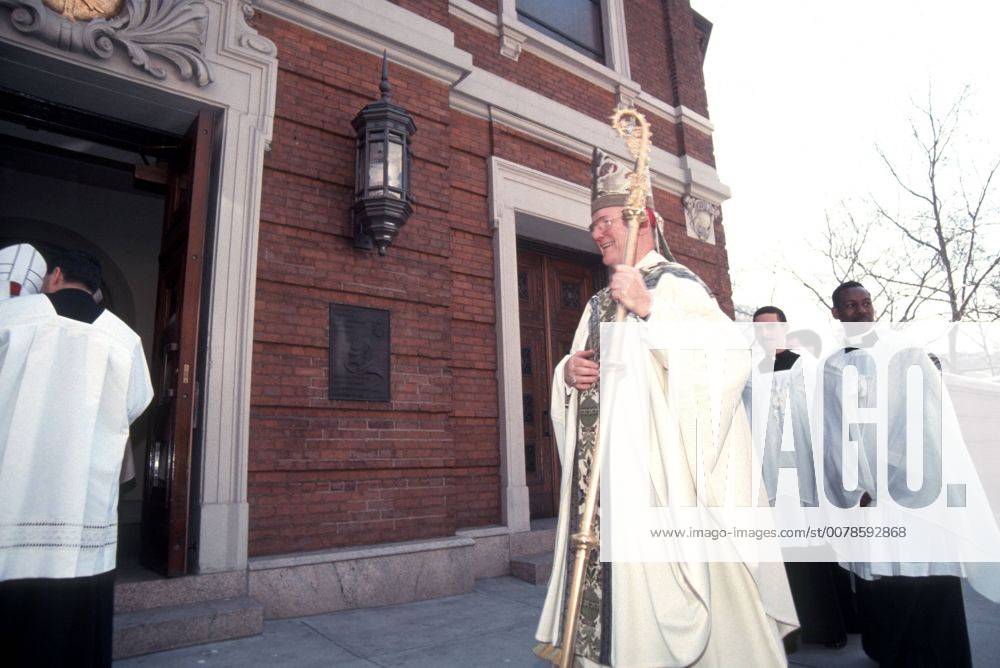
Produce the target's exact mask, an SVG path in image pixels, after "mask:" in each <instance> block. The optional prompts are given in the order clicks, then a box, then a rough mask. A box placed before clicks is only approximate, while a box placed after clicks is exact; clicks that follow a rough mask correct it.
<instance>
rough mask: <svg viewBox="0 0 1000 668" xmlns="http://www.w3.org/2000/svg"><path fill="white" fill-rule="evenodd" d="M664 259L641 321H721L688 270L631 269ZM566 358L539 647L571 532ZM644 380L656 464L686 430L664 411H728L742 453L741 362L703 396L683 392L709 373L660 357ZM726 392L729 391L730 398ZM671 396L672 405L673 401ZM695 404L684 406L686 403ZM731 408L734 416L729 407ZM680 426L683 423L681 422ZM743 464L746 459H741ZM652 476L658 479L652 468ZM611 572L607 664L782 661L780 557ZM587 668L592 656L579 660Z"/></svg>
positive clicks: (792, 621) (572, 421)
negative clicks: (558, 474) (720, 389)
mask: <svg viewBox="0 0 1000 668" xmlns="http://www.w3.org/2000/svg"><path fill="white" fill-rule="evenodd" d="M662 263H667V265H668V269H667V271H665V272H663V273H662V275H661V277H660V278H659V282H658V283H657V284H656V286H655V287H654V288H652V290H651V292H652V296H653V307H652V312H651V314H650V316H649V319H648V320H649V322H656V321H661V322H676V321H681V320H699V321H702V322H721V321H728V318H727V317H726V315H725V314H724V313H722V311H721V310H720V309H719V307H718V305H717V304H716V303H715V300H714V299H712V297H711V296H710V295H709V293H708V291H707V289H706V288H705V287H704V285H703V284H702V283H701V281H699V280H698V279H697V277H696V276H694V274H692V273H691V272H690V271H688V270H687V269H686V268H684V267H683V266H681V265H679V264H676V263H673V262H669V263H668V261H667V260H666V259H665V258H664V257H663V256H661V255H659V254H657V253H655V252H650V253H649V254H647V255H646V256H645V257H644V258H642V260H641V261H640V262H639V263H638V264H637V265H636V267H637V268H638V269H640V270H645V269H649V268H651V267H652V266H653V265H657V264H662ZM592 301H593V300H592ZM590 310H591V309H590V304H588V308H587V309H586V310H585V311H584V314H583V317H582V318H581V320H580V325H579V326H578V328H577V331H576V335H575V337H574V340H573V347H572V350H571V351H570V354H573V353H575V352H577V351H580V350H584V349H585V347H586V342H587V338H588V335H589V329H590V324H589V320H590V318H591V314H590ZM568 358H569V356H567V357H565V358H563V360H562V361H561V362H560V363H559V364H558V365H557V366H556V369H555V376H554V379H553V382H552V403H551V415H552V421H553V427H554V432H555V435H556V440H557V447H558V452H559V456H560V460H561V462H562V472H563V475H562V480H561V486H560V503H559V521H558V526H557V529H556V546H555V555H554V560H553V567H552V577H551V579H550V581H549V586H548V593H547V595H546V598H545V605H544V608H543V610H542V616H541V619H540V621H539V624H538V630H537V632H536V638H537V639H538V640H539V641H541V642H542V643H547V644H550V645H558V644H559V643H561V641H562V638H561V632H562V628H561V627H562V623H563V619H562V616H563V614H564V613H563V606H564V604H565V600H566V590H567V588H568V587H569V582H568V581H567V571H568V570H569V569H568V568H567V564H568V560H569V559H571V558H572V553H571V552H570V546H569V544H568V543H569V540H568V539H569V534H570V533H571V532H575V531H577V530H578V528H577V527H576V513H573V512H572V510H571V505H572V490H571V488H572V470H573V468H574V467H573V461H574V457H575V456H576V451H577V438H578V397H579V392H578V391H577V390H574V389H571V388H568V387H567V386H566V384H565V382H564V380H563V370H564V368H565V364H566V361H567V360H568ZM648 364H649V368H648V370H647V372H648V375H649V377H651V378H654V377H655V378H659V379H660V382H659V383H653V384H652V389H651V392H652V395H653V396H651V397H650V406H651V409H652V411H653V415H651V416H650V430H649V434H650V438H651V439H652V440H653V442H652V443H651V444H650V448H651V451H652V452H653V453H659V456H660V457H659V458H660V461H663V462H667V461H677V457H676V455H677V452H672V450H676V449H677V448H681V449H686V448H688V447H689V446H690V445H691V444H687V443H685V442H684V441H685V435H684V434H683V433H682V431H683V430H682V429H681V428H680V427H679V426H678V422H677V421H676V420H670V419H667V418H666V412H667V411H673V412H675V413H677V414H681V413H683V412H684V411H685V410H699V411H700V410H708V409H709V404H721V405H722V406H724V407H726V408H720V407H719V406H718V405H716V406H714V407H715V408H716V409H718V410H716V414H720V413H719V410H721V411H722V413H724V414H726V415H729V416H731V417H733V419H732V425H731V426H730V427H729V432H728V434H727V435H726V437H725V441H724V443H725V445H724V447H725V448H732V449H735V450H737V451H740V452H745V453H746V454H747V455H749V453H750V448H751V441H750V431H749V427H748V425H747V421H746V416H745V414H744V412H743V409H742V406H741V405H740V400H739V395H740V391H741V390H742V388H743V386H744V384H745V382H746V378H747V375H748V372H749V362H747V363H746V364H742V365H736V366H735V367H734V368H731V369H725V371H724V372H725V373H726V374H727V375H732V376H733V378H728V377H727V378H726V379H725V382H723V383H722V385H723V386H724V387H725V388H728V389H727V390H726V392H727V396H722V397H715V398H710V397H709V396H707V394H705V395H704V396H702V393H699V392H694V393H693V394H697V395H698V396H692V393H691V392H689V393H688V394H687V396H688V398H687V399H685V400H682V401H679V400H678V397H684V396H685V392H686V390H685V389H684V388H695V387H705V386H706V385H707V379H705V378H694V377H686V376H687V375H689V373H690V372H688V371H686V370H683V367H681V366H680V365H678V368H676V369H670V368H668V360H667V356H666V355H661V354H659V353H654V354H652V355H650V356H649V360H648ZM728 395H732V396H728ZM678 401H679V405H674V406H671V405H670V404H671V403H672V402H674V403H676V402H678ZM692 401H694V402H696V403H695V404H692V403H691V402H692ZM697 403H700V404H702V405H701V406H698V405H696V404H697ZM737 409H738V411H739V412H738V413H737ZM681 422H683V420H682V421H681ZM745 460H746V461H747V462H749V461H750V457H749V456H747V457H746V458H745ZM651 474H652V475H654V477H656V476H657V475H660V476H661V477H662V476H663V475H664V474H663V472H660V473H659V474H658V473H657V472H656V471H651ZM612 566H613V568H612V569H611V577H610V579H611V606H610V612H611V614H610V626H611V646H610V654H609V663H610V665H612V666H622V667H629V668H631V667H638V666H690V665H699V666H720V667H721V666H734V665H753V666H774V665H785V664H786V658H785V652H784V648H783V646H782V643H781V638H782V636H784V635H785V634H787V633H789V632H790V631H792V630H793V629H794V628H796V626H797V624H798V620H797V617H796V615H795V608H794V605H793V603H792V599H791V594H790V592H789V589H788V581H787V579H786V577H785V573H784V568H783V567H782V564H780V563H740V562H736V563H694V562H691V563H687V562H674V563H659V562H658V563H626V562H615V563H613V564H612ZM581 663H585V664H586V665H592V664H593V662H592V661H590V660H585V661H582V662H581Z"/></svg>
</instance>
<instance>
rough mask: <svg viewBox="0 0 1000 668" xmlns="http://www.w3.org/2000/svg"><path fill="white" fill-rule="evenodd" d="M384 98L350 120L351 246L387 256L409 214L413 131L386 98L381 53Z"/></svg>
mask: <svg viewBox="0 0 1000 668" xmlns="http://www.w3.org/2000/svg"><path fill="white" fill-rule="evenodd" d="M379 90H381V91H382V98H381V99H380V100H378V101H377V102H372V103H371V104H369V105H367V106H366V107H365V108H364V109H362V110H361V111H360V112H358V115H357V116H355V117H354V120H353V121H351V125H353V126H354V131H355V132H356V133H357V137H358V148H357V157H356V159H355V175H354V206H353V207H352V208H351V216H352V218H353V220H354V245H355V246H356V247H358V248H364V249H367V250H370V249H371V248H372V245H373V244H374V246H376V247H377V248H378V253H379V255H385V249H386V248H388V247H389V245H390V244H391V243H392V241H393V239H395V238H396V234H397V233H399V230H400V228H401V227H403V225H405V224H406V219H407V218H409V217H410V214H411V213H412V212H413V206H412V201H413V200H412V197H411V196H410V137H411V136H413V133H414V132H416V131H417V126H416V125H414V123H413V118H411V117H410V115H409V114H408V113H406V110H405V109H403V108H402V107H400V106H399V105H397V104H394V103H393V102H392V100H391V99H390V97H389V60H388V56H387V55H383V57H382V83H381V84H380V85H379Z"/></svg>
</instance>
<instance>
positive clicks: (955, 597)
mask: <svg viewBox="0 0 1000 668" xmlns="http://www.w3.org/2000/svg"><path fill="white" fill-rule="evenodd" d="M832 301H833V307H832V308H831V313H832V314H833V317H834V318H836V319H837V320H839V321H841V322H843V323H874V322H875V308H874V306H873V304H872V298H871V294H870V293H869V292H868V290H866V289H865V287H864V286H863V285H862V284H861V283H858V282H857V281H848V282H846V283H842V284H841V285H839V286H838V287H837V289H836V290H834V291H833V295H832ZM873 327H874V325H872V326H871V327H864V326H862V327H861V328H854V331H853V332H850V328H849V327H845V329H848V331H849V334H853V336H854V338H857V337H858V336H859V335H863V336H861V337H860V341H859V342H858V343H856V344H855V345H858V346H864V347H870V346H871V345H873V343H874V342H875V340H876V337H875V333H874V332H873V331H870V330H872V329H873ZM856 349H857V348H854V347H847V348H844V349H843V350H841V351H838V352H836V353H834V354H833V355H831V356H830V358H829V359H828V361H827V369H829V368H830V360H832V359H834V357H835V356H837V355H849V354H851V352H852V351H854V350H856ZM871 503H872V498H871V496H870V495H869V494H868V493H867V492H865V494H863V495H862V497H861V502H860V506H861V507H866V506H868V505H869V504H871ZM854 584H855V591H856V593H857V598H856V602H857V608H858V615H859V617H860V625H861V639H862V646H863V647H864V650H865V653H866V654H867V655H868V656H869V657H871V658H872V659H874V660H876V661H878V662H879V665H881V666H900V667H902V666H912V665H921V666H971V665H972V659H971V652H970V648H969V636H968V630H967V627H966V621H965V608H964V605H963V601H962V587H961V583H960V580H959V578H958V577H955V576H954V575H924V576H919V575H913V576H907V575H880V576H876V577H875V579H866V578H864V577H860V576H857V575H856V576H855V578H854Z"/></svg>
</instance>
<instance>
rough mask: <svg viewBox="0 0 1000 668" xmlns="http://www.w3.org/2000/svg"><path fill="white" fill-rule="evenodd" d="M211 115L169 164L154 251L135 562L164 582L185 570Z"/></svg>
mask: <svg viewBox="0 0 1000 668" xmlns="http://www.w3.org/2000/svg"><path fill="white" fill-rule="evenodd" d="M212 128H213V119H212V114H211V112H209V111H208V110H203V111H202V112H200V113H199V115H198V118H197V119H196V120H195V121H194V123H192V125H191V127H190V128H189V129H188V132H187V134H186V136H185V139H184V144H183V151H182V158H181V159H180V160H179V161H178V163H179V164H176V165H173V164H172V165H171V166H170V171H169V177H168V182H167V202H166V213H165V216H164V222H163V239H162V244H161V247H160V276H159V285H158V289H157V305H156V321H155V322H156V330H155V331H156V335H155V337H154V342H153V356H152V359H153V364H154V369H153V372H154V374H155V375H156V381H155V388H156V398H155V400H154V404H153V406H154V408H153V413H152V420H151V421H150V423H151V427H150V428H151V433H150V439H149V443H150V445H149V449H148V455H147V458H146V480H145V484H144V488H143V500H142V513H143V520H142V561H143V563H144V564H145V565H146V566H148V567H149V568H152V569H154V570H156V571H159V572H161V573H163V574H165V575H168V576H174V575H184V574H185V573H187V568H188V563H187V561H188V515H189V509H190V482H191V443H192V434H193V430H194V415H195V406H196V402H197V400H198V397H197V394H198V392H197V383H196V382H195V379H196V378H197V360H198V338H199V315H200V311H201V292H202V279H203V273H204V271H203V269H204V251H205V231H206V225H207V219H208V204H209V191H210V178H211V164H212V163H211V160H212Z"/></svg>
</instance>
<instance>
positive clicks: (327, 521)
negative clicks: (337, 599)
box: [249, 0, 731, 555]
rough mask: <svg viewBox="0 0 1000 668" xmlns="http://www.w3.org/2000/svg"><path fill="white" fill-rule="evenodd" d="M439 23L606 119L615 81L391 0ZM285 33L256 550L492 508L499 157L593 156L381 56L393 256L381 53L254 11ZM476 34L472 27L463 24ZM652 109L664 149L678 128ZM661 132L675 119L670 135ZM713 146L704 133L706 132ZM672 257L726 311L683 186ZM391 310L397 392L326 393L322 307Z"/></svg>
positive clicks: (262, 322)
mask: <svg viewBox="0 0 1000 668" xmlns="http://www.w3.org/2000/svg"><path fill="white" fill-rule="evenodd" d="M399 4H400V5H402V6H406V7H407V8H409V9H411V10H413V11H417V12H418V13H420V14H421V15H423V16H427V17H432V18H433V20H439V21H446V22H447V23H448V25H449V26H450V27H451V28H452V29H453V30H455V32H456V42H457V43H458V46H459V47H460V48H465V49H467V50H469V51H471V52H473V54H474V57H475V59H476V65H477V66H479V67H484V68H486V69H490V70H491V71H494V72H496V73H498V74H500V75H502V76H505V77H508V78H510V79H511V80H513V81H516V82H518V83H521V84H522V85H525V86H528V87H532V88H533V89H535V90H537V91H538V92H540V93H542V94H544V95H548V96H549V97H554V98H556V99H558V100H559V101H562V102H564V103H566V104H569V105H571V106H573V107H574V108H576V109H580V110H582V111H584V112H585V113H589V114H591V115H592V116H594V117H597V118H602V119H603V118H604V117H605V116H606V115H607V113H608V111H609V110H610V109H611V107H612V106H613V99H612V96H611V93H609V92H607V91H603V90H601V89H599V88H597V87H595V86H592V85H591V84H588V83H586V82H584V81H582V80H580V79H578V78H576V77H574V76H572V75H570V74H568V73H566V72H564V71H562V70H560V69H559V68H557V67H556V66H554V65H551V64H549V63H547V62H545V61H542V60H541V59H538V58H535V57H534V56H532V55H531V54H522V56H521V59H520V61H519V62H517V63H515V62H514V61H511V60H508V59H505V58H503V57H502V56H500V54H499V45H498V43H497V40H496V38H494V37H492V36H490V35H488V34H486V33H483V32H481V31H477V30H475V28H473V27H471V26H467V25H466V24H463V23H461V22H455V21H454V19H453V18H449V17H447V15H446V12H447V3H446V2H443V1H442V2H435V1H431V0H427V1H423V0H399ZM255 25H256V27H257V29H258V30H259V31H260V33H261V34H262V35H264V36H266V37H268V38H270V39H271V40H273V41H274V42H275V44H276V45H277V47H278V54H279V65H280V71H279V75H278V84H277V94H278V99H277V107H276V118H275V123H274V139H273V142H272V148H271V151H270V153H269V154H268V155H267V157H266V159H265V171H264V176H263V195H262V202H261V220H260V245H259V254H258V276H257V285H256V294H257V306H256V316H255V323H254V350H253V376H252V381H251V389H252V399H251V432H250V465H249V499H250V554H251V555H264V554H275V553H282V552H292V551H305V550H316V549H323V548H329V547H337V546H347V545H359V544H371V543H378V542H384V541H398V540H407V539H414V538H426V537H434V536H447V535H451V534H452V533H453V532H454V531H455V529H456V528H459V527H466V526H476V525H485V524H495V523H499V522H500V472H499V448H500V445H499V442H498V441H499V435H498V434H499V429H498V424H497V421H498V415H499V409H498V394H497V386H496V382H497V381H496V377H497V373H496V372H497V359H496V339H495V313H496V307H495V303H494V284H493V275H494V257H493V251H492V242H491V239H492V231H491V228H490V224H489V211H488V194H489V193H488V178H487V164H488V158H489V156H490V155H491V154H493V155H497V156H499V157H502V158H506V159H508V160H512V161H515V162H518V163H521V164H524V165H528V166H530V167H533V168H536V169H539V170H542V171H545V172H547V173H550V174H553V175H555V176H558V177H560V178H564V179H566V180H569V181H571V182H574V183H578V184H581V185H587V184H588V183H589V169H588V168H589V160H587V159H583V158H581V157H579V156H576V155H570V154H567V153H565V152H563V151H562V150H560V149H557V148H554V147H551V146H545V145H540V144H539V143H537V142H536V141H535V140H532V139H531V138H529V137H527V136H525V135H522V134H521V133H519V132H517V131H515V130H513V129H511V128H507V127H504V126H502V125H499V124H494V125H493V126H492V127H491V125H490V124H489V123H488V122H487V121H484V120H479V119H476V118H472V117H470V116H466V115H464V114H462V113H460V112H457V111H452V110H451V109H449V106H448V89H447V87H446V86H445V85H444V84H442V83H440V82H437V81H434V80H432V79H429V78H426V77H423V76H421V75H419V74H416V73H415V72H413V71H411V70H408V69H406V68H404V67H402V66H398V65H393V66H391V67H390V79H391V81H392V84H393V97H394V99H395V100H396V101H398V102H399V103H400V104H402V105H403V106H404V107H406V108H407V109H408V110H409V111H410V113H412V114H413V115H414V118H415V121H416V124H417V128H418V131H417V134H416V136H415V138H414V143H413V151H414V162H413V190H414V199H415V207H414V214H413V216H412V217H411V218H410V220H409V222H408V223H407V225H406V227H404V228H403V230H402V232H401V233H400V235H399V237H398V238H397V239H396V241H395V243H394V244H393V245H392V247H391V248H390V249H389V254H388V256H386V257H379V256H378V255H377V254H375V253H372V252H364V251H358V250H355V249H354V247H353V242H352V238H351V230H350V223H349V207H350V202H351V193H352V187H353V179H354V132H353V129H352V128H351V126H350V121H351V119H352V118H353V117H354V115H355V114H356V113H357V112H358V110H360V109H361V107H362V106H364V105H365V104H367V103H368V102H370V101H372V100H374V99H375V98H376V97H377V87H378V77H379V59H378V58H377V57H375V56H372V55H369V54H366V53H363V52H360V51H358V50H356V49H353V48H351V47H348V46H346V45H344V44H342V43H339V42H336V41H333V40H329V39H326V38H324V37H321V36H319V35H317V34H315V33H311V32H310V31H308V30H306V29H303V28H300V27H297V26H294V25H292V24H289V23H286V22H283V21H280V20H278V19H275V18H273V17H270V16H268V15H266V14H265V15H259V16H258V17H257V18H256V19H255ZM470 31H471V32H470ZM669 125H671V124H668V123H660V122H658V121H654V132H656V133H657V135H658V136H659V140H658V141H657V144H658V145H661V146H664V147H665V148H667V149H668V150H671V151H674V152H678V151H679V147H680V145H681V144H680V142H682V141H683V140H684V136H683V135H682V134H680V133H679V132H678V131H677V129H676V128H675V127H668V126H669ZM671 131H672V132H671ZM709 146H710V145H709ZM656 198H657V204H658V208H659V209H660V210H661V212H662V213H663V214H664V216H665V218H666V219H667V220H668V221H669V223H670V225H669V226H668V227H669V229H668V232H667V234H668V240H669V241H670V243H671V247H672V248H673V250H674V252H675V254H677V256H678V259H680V260H681V261H682V262H684V263H686V264H688V265H689V266H690V267H691V268H692V269H693V270H695V271H697V272H698V273H699V274H700V275H701V276H702V277H703V278H704V279H705V280H706V282H708V283H709V284H710V285H712V286H713V288H715V289H716V291H717V293H718V294H719V296H720V302H721V303H723V304H724V306H728V308H729V309H730V310H731V300H729V297H728V295H729V280H728V273H727V265H726V254H725V246H724V239H723V237H722V230H721V227H720V228H718V229H717V230H716V234H717V236H718V239H719V245H718V246H715V247H711V246H707V245H705V244H701V243H699V242H696V241H694V240H692V239H690V238H688V237H687V235H686V234H685V231H684V216H683V211H682V209H681V205H680V200H679V198H677V197H676V196H674V195H670V194H668V193H665V192H657V193H656ZM331 302H337V303H345V304H356V305H364V306H370V307H375V308H383V309H388V310H389V311H390V312H391V319H392V332H393V337H392V341H391V365H392V388H391V396H392V400H391V401H390V402H387V403H365V402H345V401H331V400H329V399H327V384H328V378H327V364H328V345H329V343H328V339H327V337H328V332H327V328H328V306H329V304H330V303H331Z"/></svg>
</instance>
